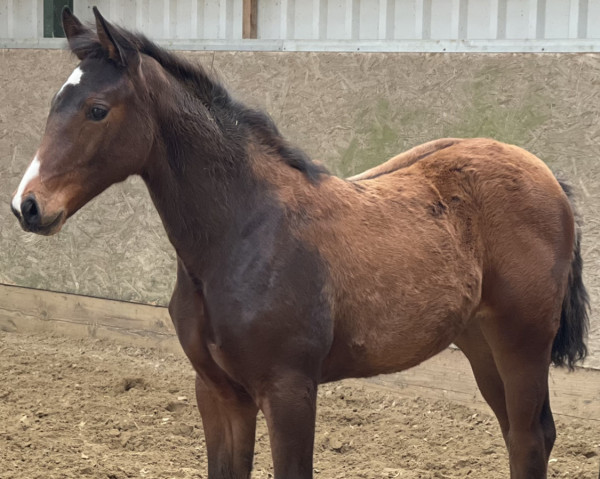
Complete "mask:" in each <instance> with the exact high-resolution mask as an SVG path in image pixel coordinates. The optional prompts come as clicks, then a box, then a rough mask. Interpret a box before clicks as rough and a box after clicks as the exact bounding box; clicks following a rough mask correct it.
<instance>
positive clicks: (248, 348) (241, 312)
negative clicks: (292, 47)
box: [12, 9, 588, 479]
mask: <svg viewBox="0 0 600 479" xmlns="http://www.w3.org/2000/svg"><path fill="white" fill-rule="evenodd" d="M94 13H95V16H96V26H95V29H93V28H91V27H88V26H85V25H83V24H82V23H81V22H80V21H79V20H78V19H77V18H76V17H75V16H73V15H72V14H71V12H70V11H69V10H68V9H66V10H64V12H63V26H64V29H65V32H66V36H67V39H68V42H69V46H70V49H71V51H72V52H73V53H74V54H75V55H76V56H77V57H78V58H79V60H80V62H81V63H80V64H79V66H78V67H77V68H76V69H75V71H74V72H73V73H72V74H71V76H70V77H69V78H68V80H67V81H66V83H65V84H64V85H63V86H62V87H61V88H60V90H59V91H58V93H57V94H56V96H55V97H54V99H53V100H52V104H51V108H50V114H49V116H48V120H47V125H46V130H45V133H44V136H43V138H42V141H41V144H40V147H39V149H38V151H37V153H36V155H35V158H34V159H33V161H32V163H31V165H30V166H29V168H28V169H27V172H26V173H25V175H24V177H23V180H22V181H21V184H20V185H19V187H18V189H17V192H16V194H15V196H14V197H13V200H12V209H13V211H14V213H15V215H16V216H17V217H18V218H19V220H20V222H21V225H22V226H23V228H24V229H25V230H27V231H32V232H35V233H40V234H54V233H57V232H58V231H59V230H60V229H61V227H62V226H63V224H64V223H65V221H66V220H67V218H69V217H70V216H72V215H73V214H74V213H75V212H76V211H77V210H78V209H79V208H81V207H82V206H83V205H85V204H86V203H87V202H88V201H89V200H91V199H92V198H93V197H94V196H96V195H98V194H99V193H101V192H102V191H103V190H105V189H106V188H107V187H108V186H110V185H112V184H113V183H116V182H119V181H123V180H124V179H126V178H127V177H128V176H130V175H140V176H141V177H142V178H143V180H144V181H145V183H146V185H147V186H148V189H149V191H150V194H151V197H152V200H153V202H154V204H155V206H156V208H157V210H158V212H159V214H160V217H161V219H162V222H163V224H164V227H165V229H166V232H167V234H168V237H169V239H170V241H171V243H172V244H173V246H174V248H175V250H176V252H177V258H178V259H177V283H176V287H175V291H174V293H173V297H172V300H171V303H170V305H169V312H170V314H171V317H172V319H173V323H174V325H175V329H176V331H177V335H178V337H179V340H180V342H181V345H182V347H183V349H184V351H185V353H186V355H187V356H188V358H189V359H190V361H191V363H192V365H193V367H194V369H195V370H196V372H197V377H196V392H197V400H198V407H199V409H200V413H201V415H202V421H203V425H204V433H205V437H206V446H207V455H208V476H209V478H211V479H219V478H221V479H225V478H229V479H231V478H248V477H250V472H251V469H252V462H253V453H254V442H255V427H256V417H257V412H258V411H259V410H261V411H262V412H263V413H264V416H265V418H266V421H267V425H268V429H269V436H270V443H271V449H272V456H273V463H274V472H275V477H276V478H277V479H284V478H285V479H294V478H298V479H307V478H310V477H312V474H313V469H312V459H313V442H314V429H315V413H316V398H317V387H318V385H319V384H320V383H323V382H327V381H334V380H337V379H342V378H348V377H367V376H372V375H376V374H382V373H390V372H393V371H401V370H404V369H406V368H410V367H412V366H415V365H417V364H419V363H420V362H422V361H424V360H426V359H427V358H429V357H431V356H433V355H435V354H436V353H438V352H440V351H442V350H443V349H444V348H446V347H447V346H448V345H449V344H450V343H452V342H454V343H456V344H457V345H458V346H459V347H460V348H461V349H462V351H463V352H464V353H465V354H466V356H467V357H468V359H469V361H470V363H471V366H472V368H473V372H474V374H475V378H476V380H477V383H478V385H479V388H480V390H481V392H482V394H483V396H484V398H485V399H486V401H487V402H488V403H489V405H490V406H491V408H492V409H493V411H494V413H495V415H496V417H497V418H498V421H499V423H500V427H501V430H502V434H503V436H504V439H505V442H506V445H507V448H508V451H509V459H510V470H511V477H512V478H513V479H541V478H545V477H546V475H547V461H548V458H549V455H550V451H551V449H552V446H553V444H554V440H555V435H556V433H555V427H554V421H553V419H552V413H551V410H550V402H549V394H548V369H549V366H550V364H551V362H554V363H555V364H557V365H567V366H569V367H573V365H574V363H575V362H576V361H578V360H580V359H583V358H584V357H585V354H586V346H585V343H584V337H585V333H586V329H587V307H588V303H587V295H586V292H585V288H584V286H583V284H582V276H581V274H582V263H581V257H580V234H579V230H578V228H577V225H576V222H575V212H574V206H573V203H572V193H571V191H570V189H569V188H568V186H567V185H566V184H565V183H559V182H558V181H557V180H556V179H555V178H554V176H553V174H552V173H551V171H550V170H549V169H548V168H547V167H546V166H545V164H544V163H543V162H542V161H540V160H539V159H538V158H536V157H535V156H533V155H532V154H530V153H528V152H526V151H524V150H522V149H520V148H518V147H515V146H510V145H506V144H502V143H499V142H496V141H493V140H488V139H452V138H450V139H443V140H437V141H433V142H430V143H427V144H425V145H421V146H417V147H416V148H413V149H412V150H410V151H408V152H406V153H403V154H401V155H399V156H397V157H395V158H392V159H391V160H389V161H388V162H386V163H384V164H382V165H380V166H378V167H376V168H373V169H371V170H369V171H367V172H365V173H363V174H361V175H358V176H356V177H353V178H349V179H340V178H337V177H335V176H332V175H330V174H329V173H328V172H327V171H326V169H325V168H323V167H322V166H320V165H318V164H317V163H314V162H313V161H311V160H310V159H309V158H308V157H307V156H306V155H305V154H304V153H303V152H302V151H301V150H299V149H297V148H295V147H294V146H292V145H291V144H289V143H288V142H287V141H286V140H285V139H284V138H283V137H282V136H281V135H280V134H279V132H278V130H277V128H276V127H275V125H274V124H273V123H272V121H271V120H270V119H269V117H268V116H267V115H265V114H264V113H262V112H260V111H256V110H254V109H250V108H247V107H246V106H244V105H242V104H240V103H238V102H237V101H235V100H233V99H232V98H231V96H230V95H229V94H228V92H227V90H226V89H225V88H224V87H223V86H222V85H221V84H220V83H219V82H217V81H216V80H215V79H214V78H212V77H211V76H210V75H209V74H208V73H207V72H206V71H205V70H204V69H203V68H202V67H201V66H198V65H192V64H190V63H188V62H186V61H185V60H183V59H181V58H178V57H177V56H176V55H174V54H172V53H170V52H167V51H165V50H163V49H161V48H159V47H158V46H156V45H155V44H154V43H152V42H151V41H149V40H148V39H146V38H145V37H144V36H142V35H138V34H133V33H130V32H128V31H126V30H123V29H121V28H118V27H115V26H113V25H111V24H110V23H109V22H107V21H106V20H105V19H104V18H103V17H102V16H101V15H100V14H99V13H98V11H97V10H96V9H94ZM480 475H485V472H484V471H481V472H480Z"/></svg>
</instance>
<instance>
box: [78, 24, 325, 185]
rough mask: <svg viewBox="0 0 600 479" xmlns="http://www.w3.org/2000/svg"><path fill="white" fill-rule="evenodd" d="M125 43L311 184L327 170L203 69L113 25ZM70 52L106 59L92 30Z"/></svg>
mask: <svg viewBox="0 0 600 479" xmlns="http://www.w3.org/2000/svg"><path fill="white" fill-rule="evenodd" d="M113 28H115V29H116V30H117V31H118V33H119V34H120V35H121V37H122V40H123V41H124V42H125V45H124V46H125V48H126V49H129V50H137V51H138V52H139V53H142V54H144V55H148V56H149V57H151V58H153V59H154V60H156V61H157V62H158V63H159V64H160V65H161V66H162V68H163V69H164V70H165V71H167V72H168V73H169V74H171V76H172V77H173V78H175V79H176V80H177V81H179V82H180V83H181V84H182V85H183V86H185V87H186V89H187V91H189V92H190V93H191V94H192V95H193V96H194V97H196V98H198V99H199V100H200V101H201V102H202V103H203V104H204V105H205V106H206V108H207V109H208V111H209V112H210V113H211V114H212V115H214V114H215V113H217V112H218V113H220V114H222V115H223V114H224V115H225V116H226V117H227V118H228V119H229V120H230V121H232V122H233V123H235V124H240V125H244V126H246V127H247V129H248V130H249V132H250V133H251V134H252V135H253V136H254V137H255V138H256V139H257V140H258V141H259V142H260V143H261V144H263V145H265V146H266V147H268V148H269V149H270V150H271V151H274V152H275V153H277V154H278V155H279V156H280V157H281V159H282V160H283V161H284V163H286V164H287V165H289V166H290V167H292V168H295V169H296V170H299V171H300V172H302V173H303V174H305V175H306V176H307V177H308V178H309V179H310V180H311V181H318V180H319V178H320V177H321V175H323V174H325V175H328V174H329V172H328V170H327V169H326V168H325V167H324V166H323V165H321V164H319V163H316V162H314V161H312V160H311V159H310V157H309V156H308V155H307V154H306V153H304V151H302V150H301V149H300V148H298V147H296V146H293V145H292V144H291V143H290V142H288V141H287V140H286V139H285V138H284V137H283V136H282V135H281V133H280V132H279V130H278V128H277V126H276V125H275V123H274V122H273V120H272V119H271V117H270V116H269V115H268V114H267V113H265V112H263V111H261V110H258V109H254V108H249V107H247V106H246V105H244V104H242V103H241V102H238V101H236V100H235V99H233V98H232V97H231V95H230V94H229V92H228V91H227V89H226V88H225V86H224V85H223V84H222V83H221V82H220V81H219V80H218V79H217V78H216V77H215V76H214V75H211V74H209V73H208V72H207V71H206V70H205V69H204V67H202V66H201V65H199V64H193V63H191V62H189V61H187V60H185V59H183V58H181V57H179V56H178V55H175V54H173V53H171V52H169V51H168V50H166V49H164V48H162V47H160V46H158V45H157V44H156V43H154V42H153V41H151V40H149V39H148V38H147V37H146V36H145V35H143V34H142V33H137V32H136V33H134V32H131V31H128V30H125V29H124V28H122V27H117V26H113ZM69 46H70V48H71V51H72V52H73V53H76V54H77V55H78V56H80V57H85V58H90V57H91V58H100V59H106V58H107V53H106V51H105V50H104V49H103V48H102V46H101V44H100V41H99V40H98V37H97V35H96V33H95V32H94V31H93V29H91V28H90V29H88V30H87V31H86V33H83V34H81V35H79V36H78V37H76V38H72V39H70V40H69Z"/></svg>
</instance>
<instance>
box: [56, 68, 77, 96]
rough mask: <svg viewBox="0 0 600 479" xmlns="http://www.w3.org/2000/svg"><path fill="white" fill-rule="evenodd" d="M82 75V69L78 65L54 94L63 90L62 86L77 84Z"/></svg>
mask: <svg viewBox="0 0 600 479" xmlns="http://www.w3.org/2000/svg"><path fill="white" fill-rule="evenodd" d="M82 76H83V70H82V69H81V68H79V67H77V68H75V70H73V73H71V76H70V77H69V78H67V81H66V82H65V84H64V85H63V86H61V87H60V90H58V93H57V94H56V96H58V95H60V93H61V92H62V91H63V90H64V88H65V87H66V86H67V85H78V84H79V82H80V81H81V77H82Z"/></svg>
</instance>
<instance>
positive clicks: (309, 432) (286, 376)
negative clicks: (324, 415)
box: [259, 372, 318, 479]
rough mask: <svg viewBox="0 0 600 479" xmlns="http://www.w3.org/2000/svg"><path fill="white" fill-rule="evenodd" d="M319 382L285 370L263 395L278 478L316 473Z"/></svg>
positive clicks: (302, 477) (296, 478)
mask: <svg viewBox="0 0 600 479" xmlns="http://www.w3.org/2000/svg"><path fill="white" fill-rule="evenodd" d="M317 384H318V383H317V381H316V380H315V379H313V378H310V377H308V376H305V375H304V374H302V373H296V372H286V373H282V374H281V375H280V376H279V377H278V378H277V379H274V380H273V381H271V383H270V385H269V387H268V388H267V389H266V390H265V391H264V393H263V394H262V395H261V396H262V397H261V398H260V401H259V402H260V408H261V410H262V412H263V414H264V415H265V419H266V422H267V427H268V429H269V438H270V442H271V453H272V455H273V468H274V472H275V479H310V478H312V477H313V447H314V438H315V418H316V409H317Z"/></svg>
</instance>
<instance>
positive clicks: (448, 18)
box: [0, 0, 600, 51]
mask: <svg viewBox="0 0 600 479" xmlns="http://www.w3.org/2000/svg"><path fill="white" fill-rule="evenodd" d="M73 1H74V8H75V13H76V14H77V15H78V16H80V17H81V18H83V19H85V20H87V21H93V14H92V6H93V5H97V6H98V7H99V9H100V11H101V12H102V13H103V14H104V15H105V16H106V17H107V18H108V19H110V20H111V21H113V22H115V23H118V24H120V25H123V26H125V27H128V28H132V29H136V30H140V31H143V32H144V33H145V34H146V35H148V36H149V37H150V38H154V39H156V40H159V41H164V42H167V43H169V44H172V45H173V46H175V45H179V46H180V47H182V48H183V45H185V47H186V48H202V49H210V48H220V49H227V48H228V45H230V48H231V49H238V48H242V49H255V48H260V49H272V48H274V49H278V50H295V49H331V50H350V51H354V50H359V49H360V50H362V51H364V50H365V49H368V50H370V51H377V50H381V51H393V50H404V51H419V49H420V48H422V49H423V50H427V51H435V50H436V49H437V50H438V51H463V50H468V51H477V49H480V50H481V51H502V48H509V49H510V51H519V50H518V49H519V45H522V46H523V48H524V49H526V50H528V51H532V49H533V51H559V50H560V51H570V50H569V49H574V50H575V51H600V0H258V20H257V34H258V41H246V40H242V14H243V0H73ZM0 41H1V44H2V45H7V46H10V45H16V46H26V45H31V44H35V42H38V44H39V45H45V44H48V45H55V44H56V45H58V41H54V43H53V41H46V40H44V39H43V0H0ZM261 41H262V43H261ZM28 42H29V43H28ZM44 42H46V43H44ZM418 42H421V43H418ZM519 42H521V43H519ZM545 42H546V43H545ZM261 45H262V46H261ZM269 45H272V47H269ZM544 45H546V47H548V48H545V47H544ZM536 49H537V50H536Z"/></svg>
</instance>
